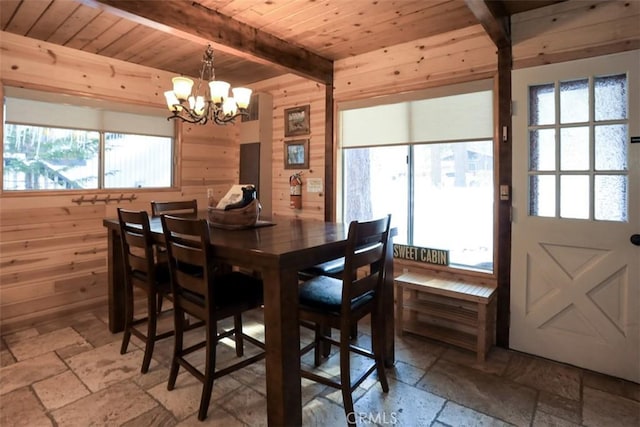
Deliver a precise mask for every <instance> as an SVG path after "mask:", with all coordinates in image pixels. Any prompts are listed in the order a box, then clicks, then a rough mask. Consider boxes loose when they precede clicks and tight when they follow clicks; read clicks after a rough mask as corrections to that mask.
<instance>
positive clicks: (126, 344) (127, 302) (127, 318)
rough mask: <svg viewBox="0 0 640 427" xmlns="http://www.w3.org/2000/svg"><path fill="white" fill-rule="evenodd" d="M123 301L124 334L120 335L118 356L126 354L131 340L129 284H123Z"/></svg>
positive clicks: (131, 291)
mask: <svg viewBox="0 0 640 427" xmlns="http://www.w3.org/2000/svg"><path fill="white" fill-rule="evenodd" d="M124 299H125V307H124V313H125V314H124V334H123V335H122V345H121V346H120V354H125V353H126V352H127V347H129V340H130V339H131V324H132V323H133V288H132V286H131V284H130V283H126V284H125V297H124Z"/></svg>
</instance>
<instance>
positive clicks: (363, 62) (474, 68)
mask: <svg viewBox="0 0 640 427" xmlns="http://www.w3.org/2000/svg"><path fill="white" fill-rule="evenodd" d="M496 70H497V56H496V48H495V46H494V45H493V43H492V42H491V39H490V38H489V37H488V36H487V35H486V33H485V32H484V30H483V29H482V27H481V26H480V25H475V26H472V27H468V28H464V29H462V30H457V31H452V32H450V33H445V34H441V35H438V36H434V37H427V38H424V39H420V40H415V41H412V42H408V43H403V44H399V45H396V46H390V47H388V48H385V49H380V50H376V51H373V52H369V53H365V54H363V55H358V56H354V57H350V58H347V59H343V60H340V61H336V62H335V63H334V88H335V89H334V98H335V100H336V101H337V102H340V101H350V100H354V99H362V98H373V97H376V96H381V95H389V94H396V93H403V92H410V91H415V90H420V89H425V88H429V87H434V86H443V85H446V84H451V83H459V82H463V81H469V80H480V79H486V78H490V77H493V76H494V74H495V72H496Z"/></svg>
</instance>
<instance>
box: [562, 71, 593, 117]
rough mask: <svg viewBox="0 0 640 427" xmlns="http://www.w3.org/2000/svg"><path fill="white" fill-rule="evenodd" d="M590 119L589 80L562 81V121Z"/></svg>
mask: <svg viewBox="0 0 640 427" xmlns="http://www.w3.org/2000/svg"><path fill="white" fill-rule="evenodd" d="M586 121H589V80H588V79H582V80H575V81H571V82H561V83H560V123H578V122H586Z"/></svg>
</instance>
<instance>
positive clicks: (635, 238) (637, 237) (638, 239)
mask: <svg viewBox="0 0 640 427" xmlns="http://www.w3.org/2000/svg"><path fill="white" fill-rule="evenodd" d="M629 240H631V243H633V244H634V245H636V246H640V234H632V235H631V238H630V239H629Z"/></svg>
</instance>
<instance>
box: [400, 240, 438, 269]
mask: <svg viewBox="0 0 640 427" xmlns="http://www.w3.org/2000/svg"><path fill="white" fill-rule="evenodd" d="M393 257H394V258H399V259H406V260H408V261H417V262H423V263H425V264H436V265H449V251H446V250H444V249H432V248H421V247H419V246H407V245H396V244H394V245H393Z"/></svg>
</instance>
